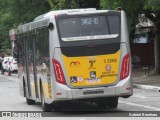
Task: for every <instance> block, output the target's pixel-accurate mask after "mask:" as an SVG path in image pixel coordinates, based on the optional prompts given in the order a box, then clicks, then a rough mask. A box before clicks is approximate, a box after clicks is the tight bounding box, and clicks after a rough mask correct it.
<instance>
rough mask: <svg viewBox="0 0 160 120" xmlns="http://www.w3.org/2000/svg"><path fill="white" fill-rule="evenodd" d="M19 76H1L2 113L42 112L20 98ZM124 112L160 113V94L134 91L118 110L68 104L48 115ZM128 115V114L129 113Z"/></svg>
mask: <svg viewBox="0 0 160 120" xmlns="http://www.w3.org/2000/svg"><path fill="white" fill-rule="evenodd" d="M16 76H17V75H13V76H7V75H0V111H42V109H41V105H40V103H36V104H35V105H27V104H26V102H25V98H23V97H22V96H20V94H19V87H18V81H17V79H16ZM124 111H130V112H133V111H134V112H136V111H142V112H144V111H160V92H157V91H151V90H142V89H134V95H133V96H132V97H130V98H128V99H124V98H120V99H119V104H118V108H117V109H109V110H108V109H105V110H101V109H98V108H97V107H96V105H95V104H90V103H77V102H75V103H68V104H66V105H64V109H63V110H62V111H61V112H54V111H53V112H51V113H47V115H48V116H57V117H59V116H62V117H63V116H65V117H106V116H116V115H119V114H120V113H122V112H124ZM127 114H128V113H127Z"/></svg>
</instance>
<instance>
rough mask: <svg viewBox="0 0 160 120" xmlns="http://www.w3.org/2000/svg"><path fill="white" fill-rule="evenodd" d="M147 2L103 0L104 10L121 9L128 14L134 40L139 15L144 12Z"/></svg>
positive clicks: (101, 2)
mask: <svg viewBox="0 0 160 120" xmlns="http://www.w3.org/2000/svg"><path fill="white" fill-rule="evenodd" d="M144 1H145V0H114V1H113V0H101V1H100V6H101V7H102V9H109V10H115V9H116V8H117V7H121V8H122V9H123V10H124V11H125V12H126V14H127V19H128V26H129V33H130V39H133V36H134V32H135V25H136V24H137V22H138V15H139V14H140V13H142V12H143V7H142V6H144V3H145V2H144Z"/></svg>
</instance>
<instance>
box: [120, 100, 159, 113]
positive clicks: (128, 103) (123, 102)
mask: <svg viewBox="0 0 160 120" xmlns="http://www.w3.org/2000/svg"><path fill="white" fill-rule="evenodd" d="M118 102H119V103H122V104H127V105H132V106H137V107H144V108H147V109H152V110H155V111H160V108H156V107H151V106H146V105H140V104H136V103H131V102H125V101H118Z"/></svg>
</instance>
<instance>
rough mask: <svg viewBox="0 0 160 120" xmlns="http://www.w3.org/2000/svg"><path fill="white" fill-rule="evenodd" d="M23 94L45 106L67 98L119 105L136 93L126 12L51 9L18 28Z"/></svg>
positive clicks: (58, 104)
mask: <svg viewBox="0 0 160 120" xmlns="http://www.w3.org/2000/svg"><path fill="white" fill-rule="evenodd" d="M16 43H17V46H18V53H17V57H18V79H19V86H20V87H19V88H20V94H21V95H22V96H24V97H25V98H26V103H27V104H28V105H31V104H35V102H39V103H41V105H42V109H43V111H52V110H60V108H61V109H62V107H63V106H62V104H63V103H67V102H73V101H77V102H87V103H88V102H91V103H94V104H95V105H97V107H99V108H117V106H118V98H119V97H124V98H128V97H130V96H131V95H132V94H133V87H132V78H131V54H130V46H129V38H128V30H127V21H126V15H125V12H124V11H123V10H121V9H117V10H96V9H94V8H88V9H69V10H57V11H50V12H48V13H46V14H43V15H40V16H38V17H36V18H35V19H34V20H33V21H32V22H30V23H26V24H24V25H20V26H18V28H17V40H16Z"/></svg>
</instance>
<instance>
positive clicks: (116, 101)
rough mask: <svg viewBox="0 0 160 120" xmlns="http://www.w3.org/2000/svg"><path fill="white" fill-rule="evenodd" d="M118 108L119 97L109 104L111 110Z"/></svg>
mask: <svg viewBox="0 0 160 120" xmlns="http://www.w3.org/2000/svg"><path fill="white" fill-rule="evenodd" d="M117 106H118V97H115V98H112V101H110V102H109V103H108V107H109V108H117Z"/></svg>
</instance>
